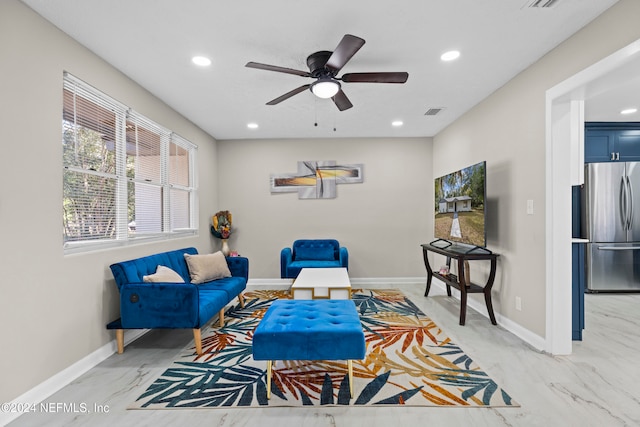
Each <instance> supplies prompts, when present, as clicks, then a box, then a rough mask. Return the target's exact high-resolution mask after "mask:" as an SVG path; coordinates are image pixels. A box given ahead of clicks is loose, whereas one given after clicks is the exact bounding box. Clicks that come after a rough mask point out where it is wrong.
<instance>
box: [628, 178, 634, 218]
mask: <svg viewBox="0 0 640 427" xmlns="http://www.w3.org/2000/svg"><path fill="white" fill-rule="evenodd" d="M627 191H628V192H629V196H628V201H627V205H628V209H629V219H628V220H627V224H628V225H627V230H631V227H632V226H633V188H632V187H631V180H630V179H629V176H628V175H627Z"/></svg>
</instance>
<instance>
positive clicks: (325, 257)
mask: <svg viewBox="0 0 640 427" xmlns="http://www.w3.org/2000/svg"><path fill="white" fill-rule="evenodd" d="M334 267H344V268H346V269H348V268H349V252H348V251H347V248H345V247H341V246H340V243H338V241H337V240H334V239H301V240H296V241H295V242H293V246H292V247H291V248H284V249H282V251H280V277H281V278H283V279H295V278H296V277H298V273H300V270H302V269H303V268H334Z"/></svg>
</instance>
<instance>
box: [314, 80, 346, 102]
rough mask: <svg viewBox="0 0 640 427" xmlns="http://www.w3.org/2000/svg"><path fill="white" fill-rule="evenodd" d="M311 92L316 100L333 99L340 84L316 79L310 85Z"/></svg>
mask: <svg viewBox="0 0 640 427" xmlns="http://www.w3.org/2000/svg"><path fill="white" fill-rule="evenodd" d="M310 89H311V92H313V94H314V95H315V96H317V97H318V98H322V99H327V98H331V97H333V96H334V95H335V94H336V93H338V91H339V90H340V83H338V82H337V81H335V80H332V79H318V80H317V81H316V82H314V83H313V84H312V85H311V88H310Z"/></svg>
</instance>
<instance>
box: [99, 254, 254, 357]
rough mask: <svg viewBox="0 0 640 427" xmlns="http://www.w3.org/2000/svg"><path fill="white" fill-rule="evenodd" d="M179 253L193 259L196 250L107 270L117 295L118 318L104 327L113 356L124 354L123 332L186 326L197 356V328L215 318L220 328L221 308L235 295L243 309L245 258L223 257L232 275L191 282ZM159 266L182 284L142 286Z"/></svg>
mask: <svg viewBox="0 0 640 427" xmlns="http://www.w3.org/2000/svg"><path fill="white" fill-rule="evenodd" d="M184 254H189V255H197V254H198V251H197V250H196V248H184V249H179V250H175V251H169V252H162V253H158V254H154V255H149V256H145V257H142V258H137V259H132V260H129V261H122V262H118V263H115V264H112V265H111V266H110V268H111V272H112V273H113V277H114V279H115V282H116V285H117V286H118V290H119V291H120V318H119V319H117V320H114V321H113V322H111V323H109V324H108V325H107V329H114V330H115V331H116V341H117V344H118V353H122V352H123V351H124V329H147V328H149V329H152V328H165V329H177V328H191V329H193V337H194V340H195V346H196V353H197V354H198V355H200V354H202V340H201V333H200V328H201V327H202V326H204V325H205V324H206V323H207V322H208V321H209V319H211V318H212V317H213V316H215V315H216V314H218V315H219V320H220V326H221V327H222V326H223V323H224V308H225V306H226V305H227V304H228V303H230V302H231V301H232V300H233V299H234V298H236V297H237V298H238V301H239V302H240V306H242V307H244V297H243V295H242V291H243V290H244V289H245V288H246V286H247V280H248V279H249V260H248V259H247V258H244V257H227V258H225V259H226V261H227V266H228V267H229V272H230V273H231V277H223V278H219V279H214V280H210V281H207V282H204V283H201V284H193V283H191V276H190V273H189V267H188V265H187V262H186V260H185V257H184ZM160 265H161V266H165V267H168V268H170V269H172V270H173V271H175V272H176V273H178V275H179V276H181V278H182V279H183V280H184V283H175V282H156V283H148V282H145V281H144V279H143V278H144V276H147V275H151V274H153V273H155V272H156V268H157V267H158V266H160Z"/></svg>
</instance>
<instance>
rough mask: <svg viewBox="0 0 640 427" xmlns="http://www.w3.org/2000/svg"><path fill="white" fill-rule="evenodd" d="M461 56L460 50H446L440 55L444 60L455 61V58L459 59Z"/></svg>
mask: <svg viewBox="0 0 640 427" xmlns="http://www.w3.org/2000/svg"><path fill="white" fill-rule="evenodd" d="M459 56H460V52H459V51H457V50H450V51H449V52H445V53H443V54H442V56H440V59H442V60H443V61H453V60H454V59H458V57H459Z"/></svg>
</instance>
